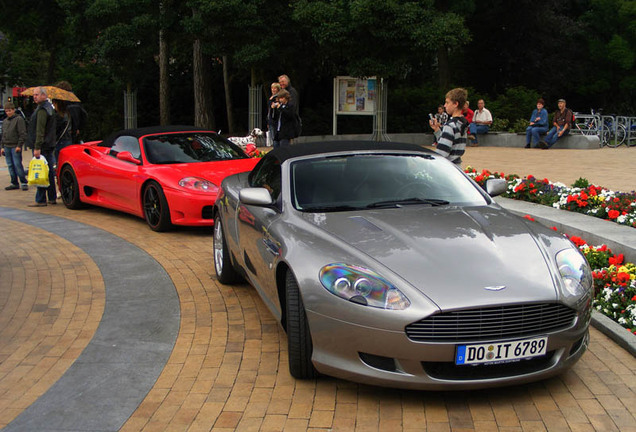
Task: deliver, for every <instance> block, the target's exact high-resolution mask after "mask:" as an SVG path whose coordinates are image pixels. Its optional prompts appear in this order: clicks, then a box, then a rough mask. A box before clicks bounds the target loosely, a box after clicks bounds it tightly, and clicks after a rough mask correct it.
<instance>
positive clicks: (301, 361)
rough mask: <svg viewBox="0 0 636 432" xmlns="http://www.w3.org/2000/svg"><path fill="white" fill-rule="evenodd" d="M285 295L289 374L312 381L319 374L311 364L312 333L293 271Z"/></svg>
mask: <svg viewBox="0 0 636 432" xmlns="http://www.w3.org/2000/svg"><path fill="white" fill-rule="evenodd" d="M285 293H286V294H285V295H286V302H285V304H286V308H287V309H286V314H285V316H286V320H287V351H288V353H289V372H290V373H291V375H292V376H293V377H294V378H297V379H312V378H315V377H316V376H317V375H318V373H317V371H316V369H315V368H314V365H313V363H312V362H311V354H312V353H313V350H314V348H313V344H312V342H311V332H310V331H309V323H308V322H307V315H306V313H305V306H304V305H303V299H302V297H301V296H300V290H299V289H298V282H297V281H296V278H295V277H294V275H293V274H292V272H291V270H289V271H287V276H286V278H285Z"/></svg>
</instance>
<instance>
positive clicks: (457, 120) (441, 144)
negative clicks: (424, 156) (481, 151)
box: [429, 88, 468, 165]
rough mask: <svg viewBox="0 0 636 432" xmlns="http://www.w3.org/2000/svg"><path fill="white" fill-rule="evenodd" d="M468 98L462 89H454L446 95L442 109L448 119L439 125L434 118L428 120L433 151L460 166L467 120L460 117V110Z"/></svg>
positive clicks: (464, 146) (464, 148)
mask: <svg viewBox="0 0 636 432" xmlns="http://www.w3.org/2000/svg"><path fill="white" fill-rule="evenodd" d="M467 97H468V92H467V91H466V90H465V89H463V88H454V89H452V90H450V91H449V92H448V93H446V102H445V103H444V109H445V110H446V112H447V113H448V115H449V116H450V119H449V120H448V121H447V122H446V124H444V125H440V124H439V123H438V122H437V120H436V119H435V118H433V119H431V120H430V122H429V123H430V126H431V128H432V129H433V134H434V135H435V144H434V145H435V151H436V152H437V153H439V154H440V155H442V156H444V157H445V158H446V159H448V160H449V161H451V162H453V163H455V164H457V165H461V163H462V155H463V154H464V152H465V151H466V130H467V129H468V120H466V118H465V117H464V116H463V115H462V108H463V107H464V103H465V102H466V99H467Z"/></svg>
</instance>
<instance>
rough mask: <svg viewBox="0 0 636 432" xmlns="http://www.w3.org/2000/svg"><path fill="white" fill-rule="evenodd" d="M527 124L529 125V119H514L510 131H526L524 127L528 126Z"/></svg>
mask: <svg viewBox="0 0 636 432" xmlns="http://www.w3.org/2000/svg"><path fill="white" fill-rule="evenodd" d="M528 126H530V121H528V120H526V119H517V120H515V122H514V123H513V124H512V128H511V129H512V132H515V133H521V132H524V133H525V131H526V129H527V128H528Z"/></svg>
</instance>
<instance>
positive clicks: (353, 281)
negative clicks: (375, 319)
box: [320, 263, 411, 310]
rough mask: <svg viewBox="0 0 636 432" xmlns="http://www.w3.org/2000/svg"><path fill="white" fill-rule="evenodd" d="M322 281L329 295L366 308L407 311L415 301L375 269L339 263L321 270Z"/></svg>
mask: <svg viewBox="0 0 636 432" xmlns="http://www.w3.org/2000/svg"><path fill="white" fill-rule="evenodd" d="M320 282H321V283H322V285H323V286H324V287H325V288H327V290H328V291H329V292H331V293H332V294H335V295H337V296H338V297H341V298H343V299H345V300H349V301H351V302H354V303H358V304H361V305H364V306H371V307H377V308H382V309H391V310H403V309H406V308H407V307H409V306H410V305H411V302H410V301H409V299H408V298H406V296H405V295H404V294H402V292H401V291H400V290H398V289H397V288H395V287H394V286H393V285H391V284H390V283H389V282H388V281H387V280H386V279H384V278H383V277H382V276H380V275H378V274H377V273H375V272H372V271H371V270H367V269H365V268H362V267H357V266H353V265H348V264H343V263H335V264H329V265H326V266H324V267H323V268H322V269H321V270H320Z"/></svg>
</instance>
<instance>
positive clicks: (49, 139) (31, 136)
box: [27, 87, 56, 207]
mask: <svg viewBox="0 0 636 432" xmlns="http://www.w3.org/2000/svg"><path fill="white" fill-rule="evenodd" d="M33 100H34V101H35V103H36V104H37V107H36V108H35V111H33V114H32V115H31V122H30V123H29V133H28V136H27V139H28V143H30V147H33V157H35V158H38V159H39V158H40V157H41V156H43V157H44V159H46V162H47V163H48V165H49V186H48V187H46V188H44V187H38V188H37V192H36V193H35V204H29V207H45V206H46V198H47V195H48V198H49V204H56V191H55V154H54V151H55V140H56V137H55V110H54V109H53V105H52V104H51V102H49V99H48V95H47V92H46V89H45V88H44V87H38V88H36V89H35V93H34V94H33Z"/></svg>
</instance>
